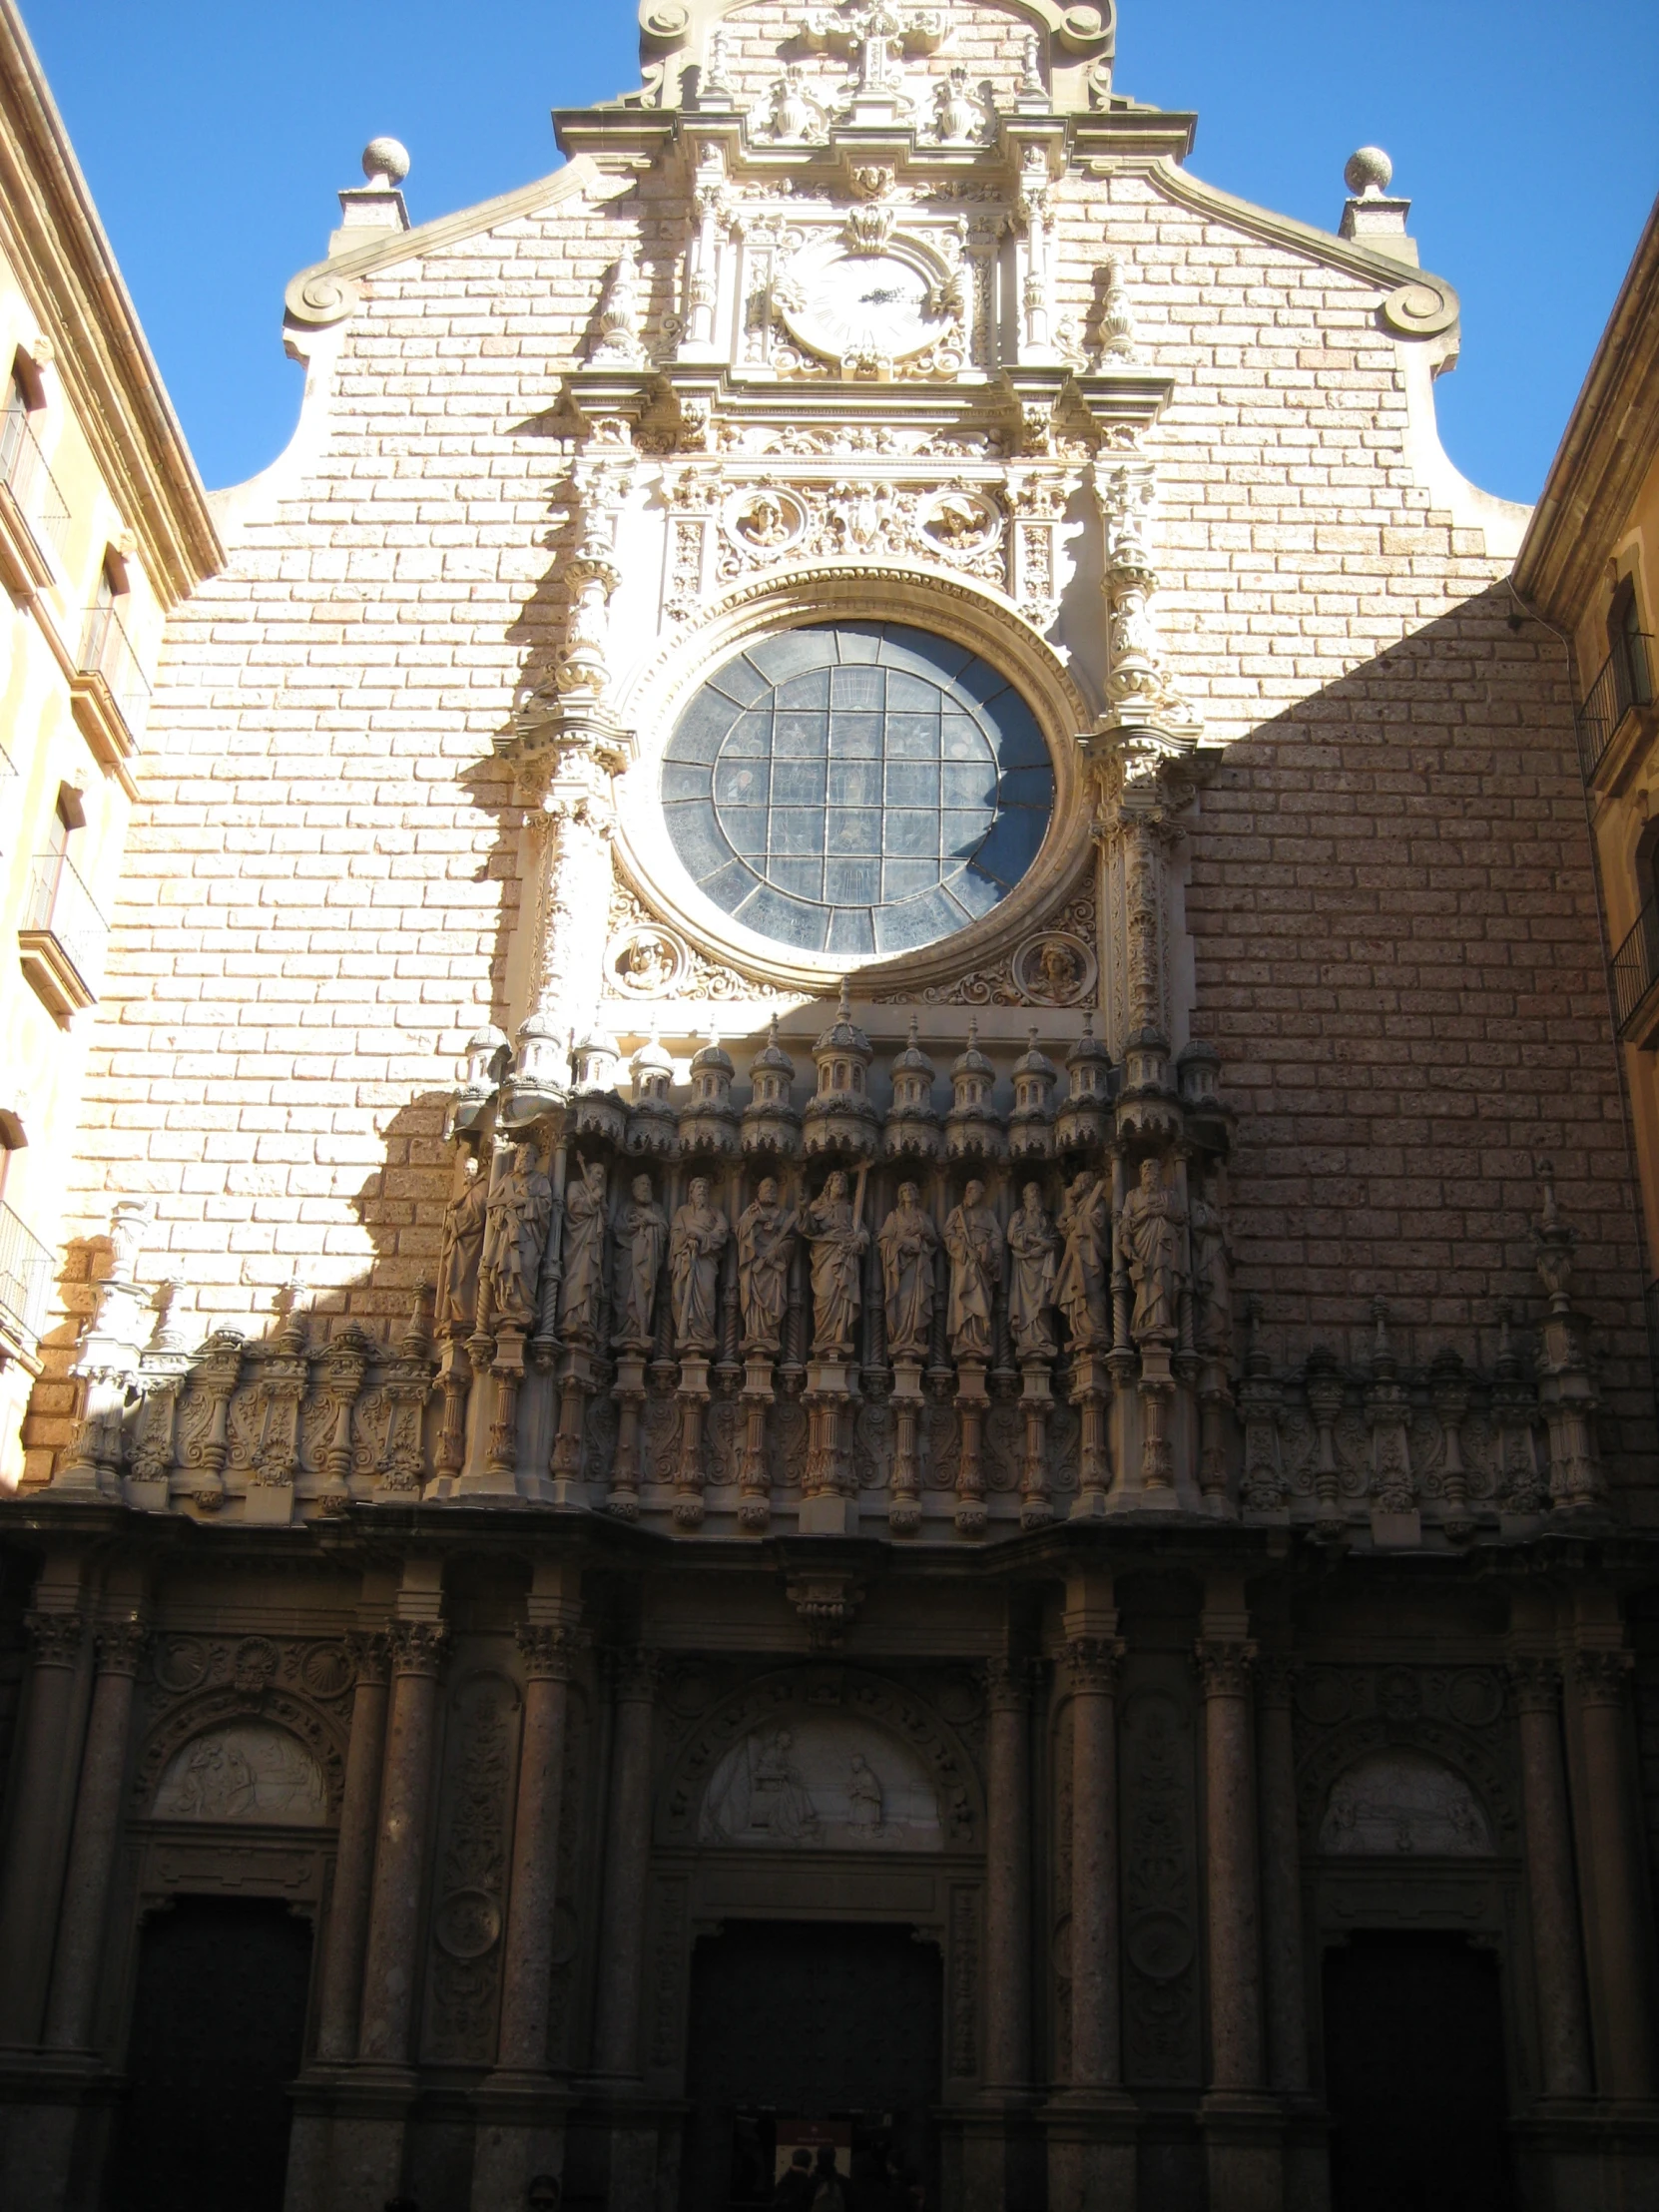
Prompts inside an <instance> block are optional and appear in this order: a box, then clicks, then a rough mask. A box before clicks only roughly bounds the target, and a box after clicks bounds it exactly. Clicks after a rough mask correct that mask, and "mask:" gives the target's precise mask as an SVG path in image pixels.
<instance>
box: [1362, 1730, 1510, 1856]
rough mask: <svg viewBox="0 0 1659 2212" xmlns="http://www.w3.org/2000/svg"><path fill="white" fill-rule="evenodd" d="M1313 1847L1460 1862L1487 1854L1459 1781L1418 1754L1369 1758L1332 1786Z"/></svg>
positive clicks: (1484, 1827) (1478, 1812)
mask: <svg viewBox="0 0 1659 2212" xmlns="http://www.w3.org/2000/svg"><path fill="white" fill-rule="evenodd" d="M1319 1848H1320V1849H1321V1851H1323V1852H1329V1853H1333V1854H1337V1855H1340V1856H1348V1855H1352V1854H1364V1853H1371V1854H1378V1855H1382V1854H1389V1855H1394V1856H1397V1855H1400V1854H1409V1855H1413V1856H1417V1855H1422V1854H1425V1853H1426V1854H1431V1855H1435V1856H1439V1857H1446V1858H1467V1857H1471V1856H1480V1855H1484V1854H1487V1853H1489V1852H1490V1851H1491V1849H1492V1835H1491V1826H1490V1823H1489V1822H1488V1821H1487V1819H1486V1815H1485V1811H1484V1809H1483V1808H1482V1806H1481V1804H1480V1802H1479V1800H1478V1799H1477V1798H1476V1796H1475V1794H1474V1792H1473V1790H1472V1789H1471V1788H1470V1787H1469V1784H1468V1783H1467V1781H1466V1780H1465V1779H1464V1778H1463V1776H1462V1775H1460V1774H1457V1773H1454V1772H1453V1770H1452V1769H1451V1768H1450V1767H1447V1766H1442V1765H1441V1763H1440V1762H1439V1761H1438V1760H1437V1759H1430V1758H1427V1757H1425V1756H1424V1755H1423V1754H1422V1753H1420V1752H1413V1751H1404V1750H1393V1751H1384V1752H1374V1753H1372V1754H1371V1755H1370V1756H1369V1757H1367V1758H1364V1759H1361V1760H1358V1761H1356V1763H1355V1764H1354V1765H1353V1766H1352V1767H1350V1768H1349V1769H1348V1771H1347V1772H1346V1773H1345V1774H1343V1775H1342V1776H1340V1777H1339V1778H1338V1780H1337V1782H1336V1783H1335V1785H1334V1786H1333V1788H1332V1791H1331V1796H1330V1801H1329V1803H1328V1805H1327V1808H1326V1814H1325V1818H1324V1820H1323V1822H1322V1823H1321V1825H1320V1835H1319Z"/></svg>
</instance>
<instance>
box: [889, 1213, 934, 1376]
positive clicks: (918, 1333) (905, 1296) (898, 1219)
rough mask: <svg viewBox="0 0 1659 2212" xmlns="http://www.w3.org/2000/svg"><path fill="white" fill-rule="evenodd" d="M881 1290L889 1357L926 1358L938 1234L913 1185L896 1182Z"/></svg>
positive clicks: (931, 1316)
mask: <svg viewBox="0 0 1659 2212" xmlns="http://www.w3.org/2000/svg"><path fill="white" fill-rule="evenodd" d="M876 1243H877V1245H878V1246H879V1248H880V1253H881V1289H882V1297H883V1304H884V1308H885V1313H886V1322H887V1353H888V1356H889V1357H890V1358H891V1359H894V1360H919V1359H922V1358H924V1357H925V1355H926V1352H927V1347H928V1342H929V1339H930V1336H931V1333H932V1328H933V1300H934V1296H935V1286H934V1278H933V1255H934V1253H935V1252H936V1251H937V1250H938V1244H939V1233H938V1231H937V1229H935V1228H934V1226H933V1223H932V1219H931V1217H930V1216H929V1215H927V1214H926V1213H924V1212H923V1210H922V1206H921V1201H920V1194H919V1193H918V1191H917V1190H916V1186H915V1185H914V1184H913V1183H900V1184H899V1186H898V1204H897V1205H896V1206H895V1207H894V1208H893V1210H892V1212H891V1213H890V1214H889V1215H888V1216H887V1218H886V1220H885V1221H884V1222H883V1223H882V1224H881V1234H880V1236H879V1237H878V1238H877V1239H876Z"/></svg>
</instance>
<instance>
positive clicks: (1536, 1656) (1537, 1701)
mask: <svg viewBox="0 0 1659 2212" xmlns="http://www.w3.org/2000/svg"><path fill="white" fill-rule="evenodd" d="M1504 1671H1505V1673H1506V1674H1507V1676H1508V1680H1509V1695H1510V1697H1511V1699H1512V1700H1513V1702H1514V1707H1515V1711H1516V1712H1517V1713H1553V1712H1554V1711H1555V1709H1556V1707H1557V1706H1558V1705H1559V1704H1560V1702H1561V1669H1560V1667H1559V1666H1558V1665H1557V1663H1556V1661H1555V1659H1554V1657H1553V1655H1552V1654H1550V1653H1548V1652H1516V1653H1515V1654H1513V1655H1512V1656H1511V1658H1510V1660H1509V1662H1508V1665H1507V1667H1506V1669H1505V1670H1504Z"/></svg>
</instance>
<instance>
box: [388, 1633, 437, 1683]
mask: <svg viewBox="0 0 1659 2212" xmlns="http://www.w3.org/2000/svg"><path fill="white" fill-rule="evenodd" d="M448 1633H449V1631H448V1630H447V1629H446V1628H445V1626H444V1624H443V1623H442V1621H393V1622H392V1623H391V1625H390V1627H389V1628H388V1629H387V1631H386V1636H387V1640H388V1642H389V1643H390V1645H391V1671H392V1673H393V1674H423V1675H432V1676H435V1675H436V1673H437V1671H438V1663H439V1661H440V1660H441V1659H442V1657H443V1646H444V1641H445V1639H446V1637H447V1636H448Z"/></svg>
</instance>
